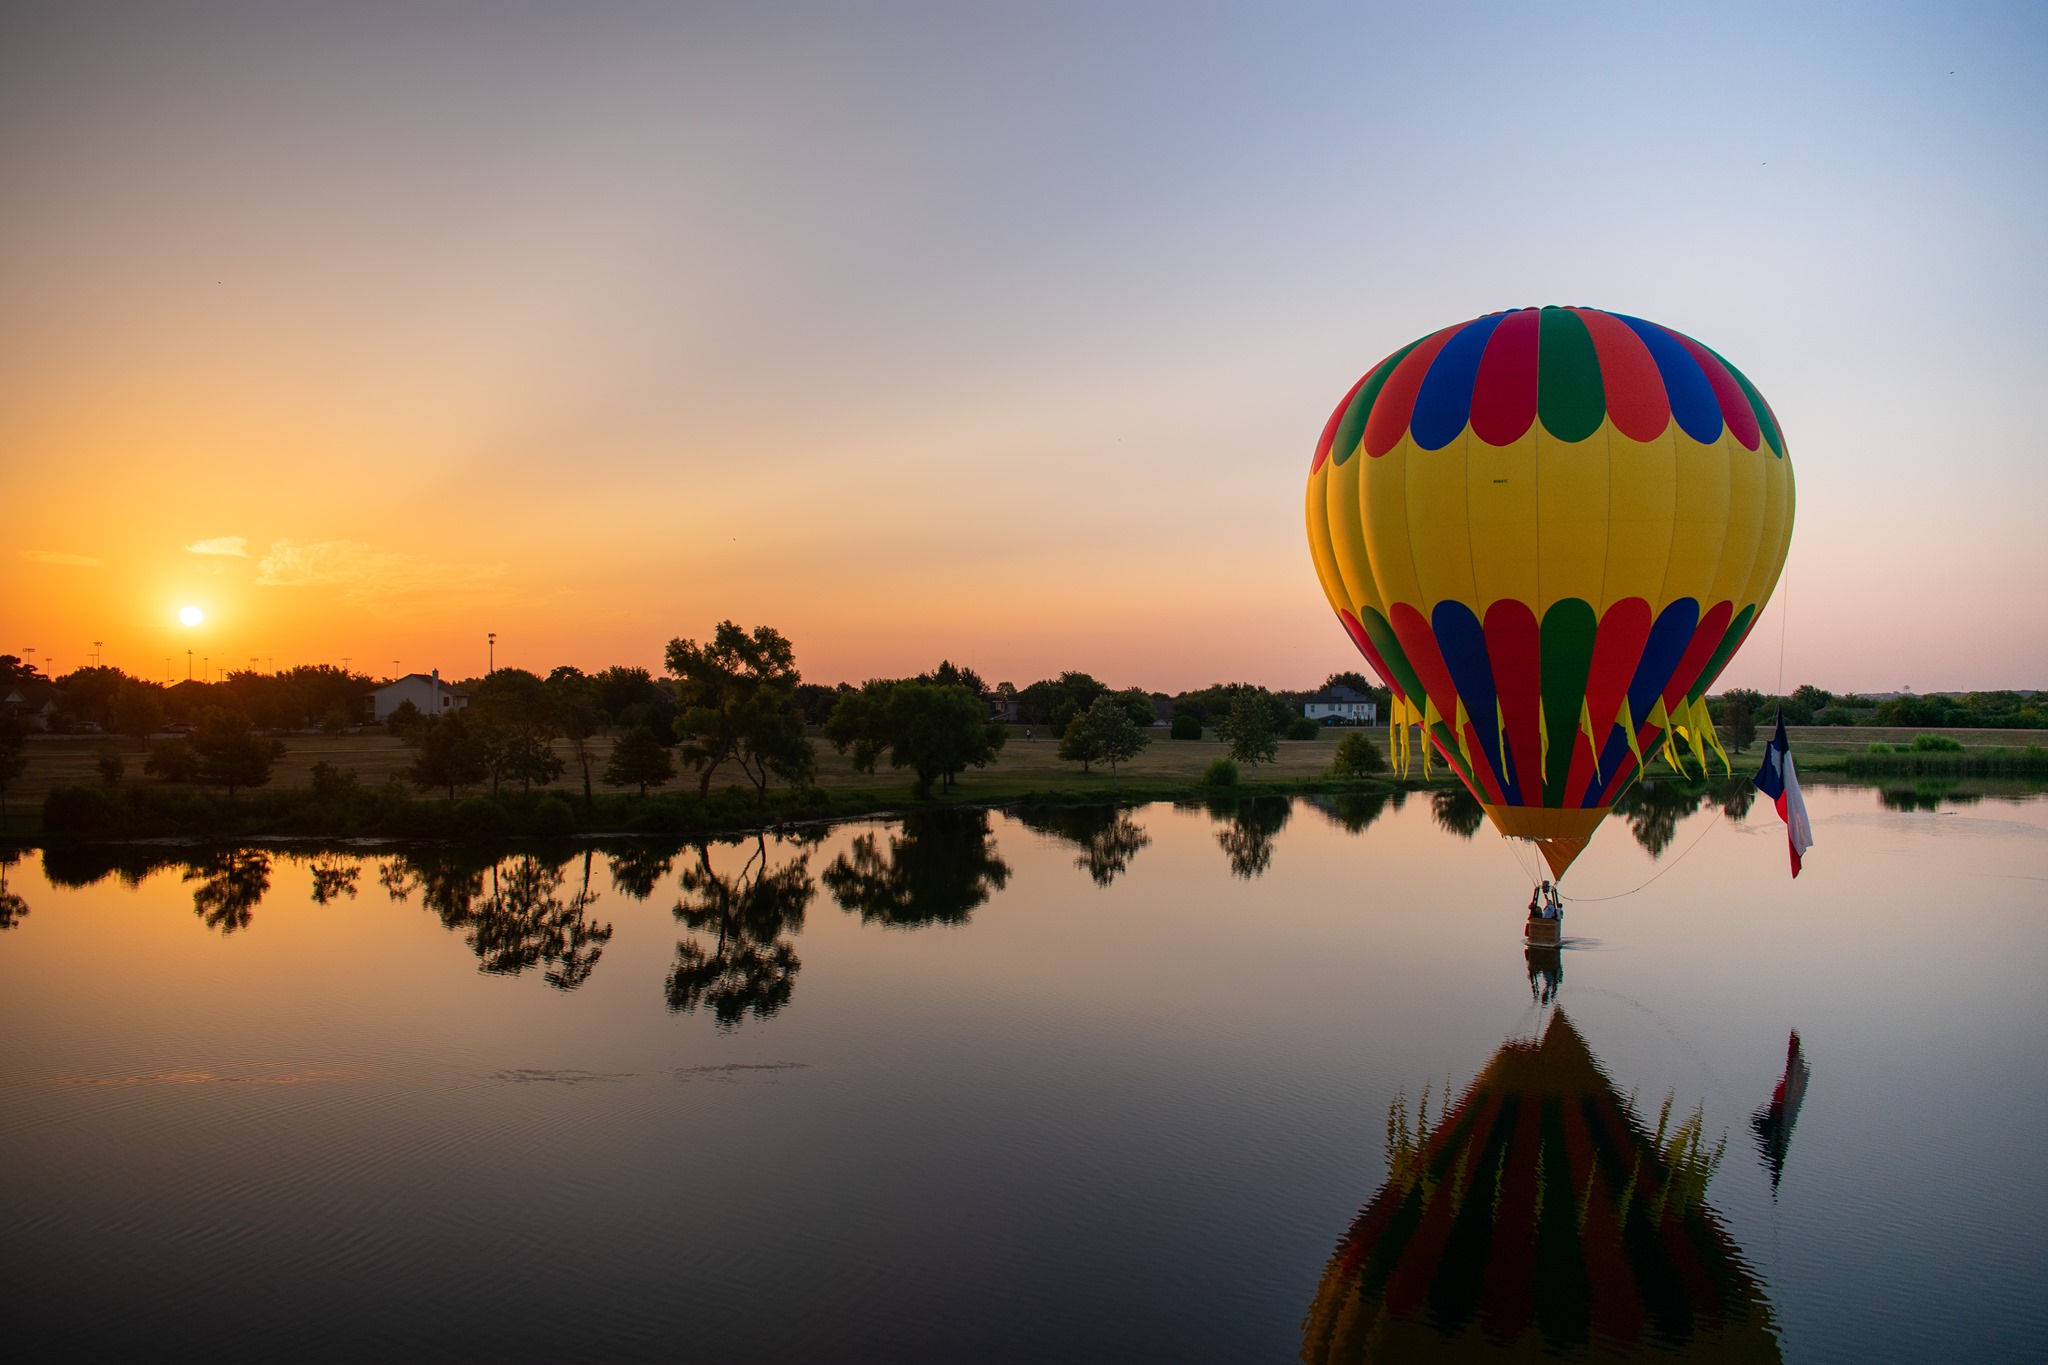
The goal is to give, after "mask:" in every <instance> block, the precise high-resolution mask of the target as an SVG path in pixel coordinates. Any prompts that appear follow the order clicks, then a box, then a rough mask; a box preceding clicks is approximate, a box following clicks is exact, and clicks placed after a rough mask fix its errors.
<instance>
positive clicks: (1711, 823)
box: [1560, 806, 1724, 905]
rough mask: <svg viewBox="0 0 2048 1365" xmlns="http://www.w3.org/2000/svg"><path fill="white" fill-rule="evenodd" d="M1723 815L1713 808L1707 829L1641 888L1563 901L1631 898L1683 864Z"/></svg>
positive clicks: (1567, 897) (1590, 901) (1573, 897)
mask: <svg viewBox="0 0 2048 1365" xmlns="http://www.w3.org/2000/svg"><path fill="white" fill-rule="evenodd" d="M1723 814H1724V812H1723V811H1722V810H1721V809H1720V808H1719V807H1718V806H1717V807H1715V809H1714V818H1713V819H1711V820H1709V821H1707V827H1706V828H1705V829H1703V830H1701V831H1700V832H1699V833H1698V834H1696V835H1694V836H1693V841H1692V842H1691V843H1689V844H1687V845H1686V846H1685V853H1681V854H1679V855H1678V856H1677V857H1676V858H1673V859H1672V860H1671V861H1670V862H1668V863H1666V864H1664V866H1662V867H1660V868H1658V869H1657V871H1656V873H1655V874H1654V875H1653V876H1652V877H1651V878H1650V881H1649V882H1644V883H1643V885H1642V886H1638V887H1633V888H1631V889H1630V890H1627V891H1617V892H1615V893H1614V894H1613V895H1611V896H1565V897H1564V899H1566V900H1568V901H1577V902H1578V903H1580V904H1581V905H1590V904H1592V903H1593V902H1594V901H1618V900H1620V899H1621V898H1622V897H1623V896H1633V895H1634V894H1635V893H1636V892H1638V891H1641V890H1642V889H1643V887H1646V886H1648V885H1649V884H1650V882H1654V881H1656V880H1657V878H1658V877H1661V876H1663V875H1664V874H1665V873H1666V872H1669V871H1670V870H1671V869H1672V868H1674V867H1677V866H1678V865H1679V864H1680V863H1682V862H1684V861H1685V858H1686V854H1688V853H1691V852H1692V851H1693V850H1694V849H1696V848H1698V847H1699V846H1700V840H1702V839H1704V838H1706V837H1707V836H1708V835H1709V834H1711V833H1713V832H1714V826H1716V825H1718V824H1720V823H1721V816H1722V815H1723ZM1560 894H1562V892H1560Z"/></svg>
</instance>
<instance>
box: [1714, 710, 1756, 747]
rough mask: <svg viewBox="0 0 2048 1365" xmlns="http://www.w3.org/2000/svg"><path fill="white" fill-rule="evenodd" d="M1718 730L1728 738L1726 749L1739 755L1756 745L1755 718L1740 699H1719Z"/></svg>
mask: <svg viewBox="0 0 2048 1365" xmlns="http://www.w3.org/2000/svg"><path fill="white" fill-rule="evenodd" d="M1719 724H1720V728H1721V730H1722V731H1724V732H1725V733H1726V734H1727V736H1728V747H1729V748H1731V749H1733V750H1735V752H1737V753H1741V752H1742V751H1743V750H1744V749H1747V748H1748V747H1749V746H1750V745H1752V744H1754V743H1756V717H1755V716H1754V715H1752V714H1751V713H1750V709H1749V707H1748V706H1747V705H1746V704H1744V702H1743V700H1742V698H1740V697H1723V698H1722V699H1721V716H1720V722H1719Z"/></svg>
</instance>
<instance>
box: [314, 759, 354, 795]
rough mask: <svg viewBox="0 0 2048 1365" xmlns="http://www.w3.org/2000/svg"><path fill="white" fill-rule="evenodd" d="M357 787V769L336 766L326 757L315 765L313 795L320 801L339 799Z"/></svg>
mask: <svg viewBox="0 0 2048 1365" xmlns="http://www.w3.org/2000/svg"><path fill="white" fill-rule="evenodd" d="M355 789H356V770H355V769H354V768H348V769H342V768H337V767H335V766H334V765H333V764H332V763H329V762H328V761H327V760H326V759H324V758H323V759H321V760H320V761H319V762H318V763H315V764H314V765H313V796H314V799H316V800H320V801H337V800H340V799H341V798H343V797H346V796H349V795H350V794H352V793H353V792H354V791H355Z"/></svg>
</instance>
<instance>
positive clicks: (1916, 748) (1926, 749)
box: [1913, 735, 1963, 754]
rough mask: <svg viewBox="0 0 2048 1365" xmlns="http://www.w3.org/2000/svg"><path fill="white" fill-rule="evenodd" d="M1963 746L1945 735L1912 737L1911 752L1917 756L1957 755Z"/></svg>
mask: <svg viewBox="0 0 2048 1365" xmlns="http://www.w3.org/2000/svg"><path fill="white" fill-rule="evenodd" d="M1962 751H1963V746H1962V745H1961V744H1960V743H1958V742H1957V741H1955V740H1953V739H1950V738H1949V737H1948V736H1947V735H1915V736H1913V752H1914V753H1918V754H1959V753H1961V752H1962Z"/></svg>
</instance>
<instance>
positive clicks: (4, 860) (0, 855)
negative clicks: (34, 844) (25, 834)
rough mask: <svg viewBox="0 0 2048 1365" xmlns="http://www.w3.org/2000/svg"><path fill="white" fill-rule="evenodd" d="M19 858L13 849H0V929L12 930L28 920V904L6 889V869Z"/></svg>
mask: <svg viewBox="0 0 2048 1365" xmlns="http://www.w3.org/2000/svg"><path fill="white" fill-rule="evenodd" d="M20 858H21V855H20V854H19V853H17V852H15V851H14V850H13V849H11V848H0V929H12V928H13V927H14V926H15V925H17V924H19V923H21V922H22V921H23V920H25V919H27V918H28V902H27V901H25V900H23V899H22V898H21V897H20V896H18V895H16V894H15V893H14V892H12V891H9V890H8V889H7V869H8V868H10V867H13V866H14V864H15V863H16V862H17V861H18V860H19V859H20Z"/></svg>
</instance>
